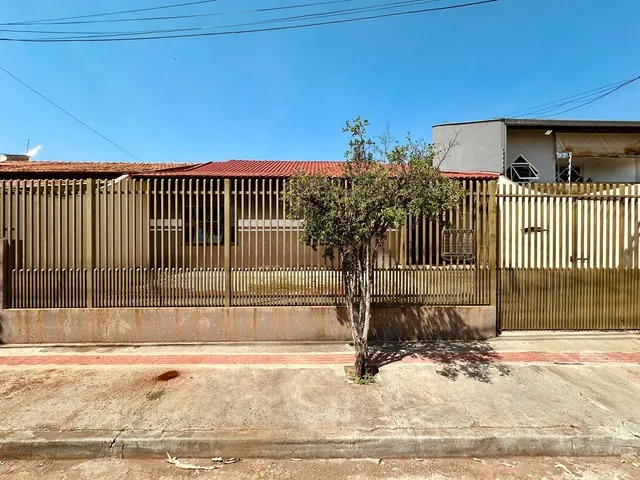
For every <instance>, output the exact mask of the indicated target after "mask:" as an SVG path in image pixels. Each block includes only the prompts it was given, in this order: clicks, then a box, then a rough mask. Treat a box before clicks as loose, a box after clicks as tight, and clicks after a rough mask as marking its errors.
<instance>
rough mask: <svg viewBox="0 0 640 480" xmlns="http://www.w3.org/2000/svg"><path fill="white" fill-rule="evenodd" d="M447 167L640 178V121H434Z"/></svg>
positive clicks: (546, 177)
mask: <svg viewBox="0 0 640 480" xmlns="http://www.w3.org/2000/svg"><path fill="white" fill-rule="evenodd" d="M433 142H434V143H435V144H437V145H441V146H447V145H449V144H450V142H454V143H455V146H454V147H453V148H451V150H450V152H449V154H448V156H447V158H445V159H444V161H443V163H442V165H441V167H442V169H443V170H450V171H455V172H466V171H483V172H494V173H499V174H501V175H504V176H506V177H507V178H508V179H510V180H512V181H514V182H517V183H530V182H533V183H535V182H569V181H570V182H571V183H580V182H591V181H592V182H615V183H635V182H640V121H586V120H547V119H542V120H536V119H514V118H500V119H493V120H484V121H476V122H462V123H444V124H439V125H434V126H433Z"/></svg>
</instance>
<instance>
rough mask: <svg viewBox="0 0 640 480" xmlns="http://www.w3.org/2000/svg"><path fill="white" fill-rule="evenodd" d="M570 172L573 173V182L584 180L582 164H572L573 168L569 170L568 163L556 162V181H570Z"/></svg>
mask: <svg viewBox="0 0 640 480" xmlns="http://www.w3.org/2000/svg"><path fill="white" fill-rule="evenodd" d="M569 174H571V182H584V177H583V176H582V165H576V164H575V163H572V164H571V170H569V164H568V163H556V182H563V183H568V182H569Z"/></svg>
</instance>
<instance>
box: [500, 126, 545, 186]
mask: <svg viewBox="0 0 640 480" xmlns="http://www.w3.org/2000/svg"><path fill="white" fill-rule="evenodd" d="M544 133H545V130H529V129H522V130H518V129H513V128H509V129H507V152H506V162H505V166H507V167H508V166H509V165H511V164H512V163H513V161H514V160H515V159H516V158H518V156H520V155H522V156H524V157H525V158H526V159H527V160H529V163H531V164H532V165H533V166H534V167H536V168H537V169H538V173H539V174H540V179H539V180H538V181H539V182H555V180H556V139H555V135H553V134H552V135H545V134H544Z"/></svg>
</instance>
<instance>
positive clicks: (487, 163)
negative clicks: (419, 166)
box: [433, 120, 504, 173]
mask: <svg viewBox="0 0 640 480" xmlns="http://www.w3.org/2000/svg"><path fill="white" fill-rule="evenodd" d="M456 133H457V135H458V136H457V139H456ZM503 133H504V124H503V123H502V122H501V121H499V120H495V121H488V122H478V123H466V124H451V125H436V126H434V127H433V143H434V144H436V145H437V146H439V147H440V148H444V147H446V146H447V145H448V144H449V142H450V141H452V140H453V139H456V142H457V144H458V145H457V146H455V147H453V149H452V150H451V151H450V152H449V155H448V156H447V157H446V158H445V159H444V161H443V162H442V164H441V166H440V167H441V168H442V170H445V171H450V172H494V173H502V151H503V149H504V135H503Z"/></svg>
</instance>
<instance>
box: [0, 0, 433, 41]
mask: <svg viewBox="0 0 640 480" xmlns="http://www.w3.org/2000/svg"><path fill="white" fill-rule="evenodd" d="M439 1H441V0H403V1H399V2H393V3H383V4H377V5H370V6H368V7H357V8H350V9H342V10H333V11H329V12H320V13H310V14H304V15H294V16H289V17H281V18H275V19H264V20H257V21H253V22H245V23H232V24H223V25H213V26H199V27H188V28H172V29H159V30H139V31H129V32H106V33H105V32H69V31H64V32H61V31H42V30H8V29H0V32H7V31H11V32H22V33H29V32H30V33H39V34H45V33H48V34H66V35H73V34H76V35H80V34H82V35H83V36H82V37H78V38H102V37H104V38H107V37H111V38H114V37H120V36H131V35H152V34H159V33H177V32H194V31H201V30H214V29H215V30H218V29H221V28H236V27H247V26H253V25H265V24H270V23H285V22H293V21H296V20H306V19H310V18H312V19H316V18H331V17H338V16H346V15H349V14H353V13H364V12H378V11H384V10H390V9H394V8H399V7H403V6H407V5H416V4H427V3H435V2H439ZM62 38H76V37H62Z"/></svg>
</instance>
